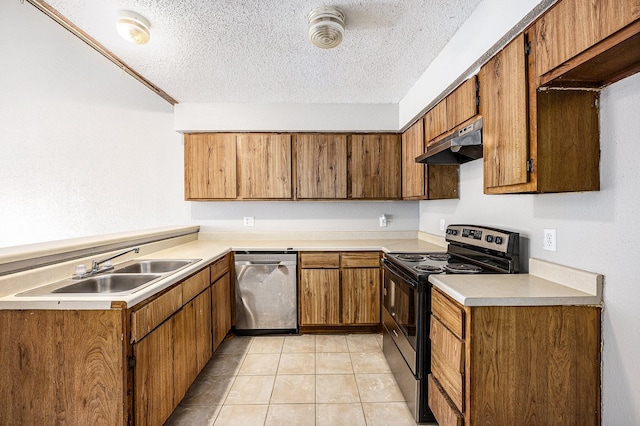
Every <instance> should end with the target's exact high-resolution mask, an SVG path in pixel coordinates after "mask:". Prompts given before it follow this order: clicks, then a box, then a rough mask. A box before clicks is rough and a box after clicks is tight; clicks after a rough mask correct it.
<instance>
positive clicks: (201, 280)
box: [182, 268, 211, 303]
mask: <svg viewBox="0 0 640 426" xmlns="http://www.w3.org/2000/svg"><path fill="white" fill-rule="evenodd" d="M210 285H211V280H210V279H209V268H204V269H203V270H202V271H200V272H198V273H197V274H195V275H192V276H191V277H189V278H187V279H186V280H184V281H183V282H182V302H183V303H187V302H188V301H189V300H191V299H193V298H194V297H196V296H197V295H198V294H200V293H201V292H202V291H203V290H204V289H206V288H207V287H209V286H210Z"/></svg>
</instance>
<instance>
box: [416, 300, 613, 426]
mask: <svg viewBox="0 0 640 426" xmlns="http://www.w3.org/2000/svg"><path fill="white" fill-rule="evenodd" d="M600 314H601V309H600V308H599V307H597V306H473V307H468V306H462V305H460V304H459V303H457V302H456V301H454V300H452V299H450V298H449V297H447V296H446V295H445V294H444V293H442V292H440V291H439V290H437V289H435V288H434V289H432V316H431V325H430V338H431V374H430V375H429V378H428V386H429V396H428V399H429V407H430V408H431V410H432V411H433V413H434V415H435V417H436V419H437V421H438V424H439V425H440V426H449V425H456V426H458V425H474V424H495V425H521V424H532V425H534V424H538V425H560V424H562V425H565V424H573V425H599V424H600V348H601V346H600V345H601V339H600ZM488 421H489V423H487V422H488Z"/></svg>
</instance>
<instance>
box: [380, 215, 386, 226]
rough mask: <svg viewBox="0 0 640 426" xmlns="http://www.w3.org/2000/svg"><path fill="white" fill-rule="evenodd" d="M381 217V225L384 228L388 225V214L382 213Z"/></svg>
mask: <svg viewBox="0 0 640 426" xmlns="http://www.w3.org/2000/svg"><path fill="white" fill-rule="evenodd" d="M379 219H380V227H381V228H384V227H385V226H387V215H384V214H383V215H382V216H380V217H379Z"/></svg>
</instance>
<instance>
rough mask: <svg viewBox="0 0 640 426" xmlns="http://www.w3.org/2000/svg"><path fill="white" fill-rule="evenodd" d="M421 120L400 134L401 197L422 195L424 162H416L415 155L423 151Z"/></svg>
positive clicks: (423, 193)
mask: <svg viewBox="0 0 640 426" xmlns="http://www.w3.org/2000/svg"><path fill="white" fill-rule="evenodd" d="M423 138H424V130H423V123H422V120H418V121H416V123H415V124H414V125H413V126H411V127H409V128H408V129H407V130H406V131H405V132H404V133H403V134H402V197H403V198H421V197H424V195H425V192H424V189H425V186H424V177H425V176H424V173H425V166H424V164H420V163H416V157H417V156H419V155H421V154H423V153H424V139H423Z"/></svg>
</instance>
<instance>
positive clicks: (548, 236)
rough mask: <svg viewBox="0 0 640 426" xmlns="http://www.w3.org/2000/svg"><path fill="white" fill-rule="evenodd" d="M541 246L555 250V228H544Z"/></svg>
mask: <svg viewBox="0 0 640 426" xmlns="http://www.w3.org/2000/svg"><path fill="white" fill-rule="evenodd" d="M542 248H543V249H545V250H549V251H556V230H555V229H545V230H544V242H543V246H542Z"/></svg>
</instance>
